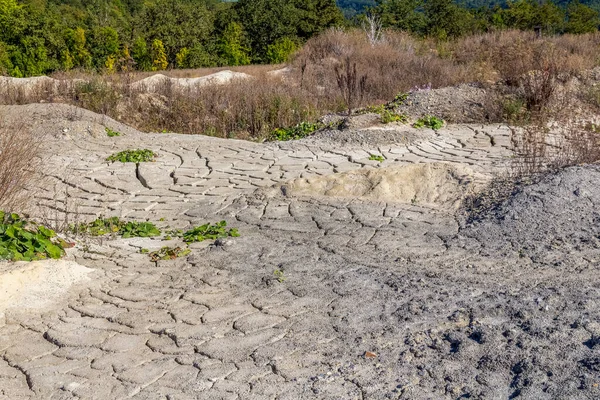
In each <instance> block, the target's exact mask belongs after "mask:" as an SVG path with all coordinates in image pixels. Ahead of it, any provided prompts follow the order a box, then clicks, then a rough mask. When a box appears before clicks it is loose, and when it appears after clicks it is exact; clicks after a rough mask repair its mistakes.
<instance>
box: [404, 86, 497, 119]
mask: <svg viewBox="0 0 600 400" xmlns="http://www.w3.org/2000/svg"><path fill="white" fill-rule="evenodd" d="M486 101H487V94H486V90H485V89H483V88H481V87H478V86H477V85H474V84H465V85H459V86H453V87H447V88H440V89H422V90H416V91H413V92H412V93H410V95H409V96H408V99H406V101H405V102H404V105H402V106H400V107H398V109H397V111H398V112H399V113H402V114H407V115H410V116H411V117H414V118H418V117H422V116H424V115H434V116H436V117H439V118H443V119H445V120H446V121H448V122H453V123H471V122H481V121H485V117H486V106H485V103H486Z"/></svg>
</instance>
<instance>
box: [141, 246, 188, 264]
mask: <svg viewBox="0 0 600 400" xmlns="http://www.w3.org/2000/svg"><path fill="white" fill-rule="evenodd" d="M191 252H192V251H191V250H190V249H182V248H181V247H169V246H165V247H162V248H161V249H160V250H157V251H153V252H152V253H149V254H148V255H149V256H150V259H151V260H152V261H154V262H156V261H159V260H174V259H176V258H178V257H185V256H187V255H188V254H190V253H191Z"/></svg>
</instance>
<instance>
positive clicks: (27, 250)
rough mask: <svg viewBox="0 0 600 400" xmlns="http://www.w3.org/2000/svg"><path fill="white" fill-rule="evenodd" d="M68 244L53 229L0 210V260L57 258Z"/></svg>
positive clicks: (63, 252)
mask: <svg viewBox="0 0 600 400" xmlns="http://www.w3.org/2000/svg"><path fill="white" fill-rule="evenodd" d="M69 246H70V245H69V244H68V243H66V242H65V241H64V240H62V239H60V238H58V237H57V236H56V233H55V232H54V231H53V230H51V229H48V228H46V227H44V226H42V225H38V224H35V223H33V222H29V221H26V220H24V219H22V218H21V217H20V216H19V215H18V214H8V213H6V212H4V211H0V260H11V261H33V260H43V259H47V258H54V259H57V258H60V257H62V256H63V255H64V254H65V250H64V249H65V247H69Z"/></svg>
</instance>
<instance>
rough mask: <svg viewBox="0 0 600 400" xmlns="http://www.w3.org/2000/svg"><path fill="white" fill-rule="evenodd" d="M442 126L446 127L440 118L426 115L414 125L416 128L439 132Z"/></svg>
mask: <svg viewBox="0 0 600 400" xmlns="http://www.w3.org/2000/svg"><path fill="white" fill-rule="evenodd" d="M442 126H444V120H443V119H441V118H438V117H434V116H433V115H426V116H424V117H421V118H419V119H418V120H417V122H415V123H414V124H413V127H415V128H431V129H433V130H436V131H437V130H438V129H440V128H441V127H442Z"/></svg>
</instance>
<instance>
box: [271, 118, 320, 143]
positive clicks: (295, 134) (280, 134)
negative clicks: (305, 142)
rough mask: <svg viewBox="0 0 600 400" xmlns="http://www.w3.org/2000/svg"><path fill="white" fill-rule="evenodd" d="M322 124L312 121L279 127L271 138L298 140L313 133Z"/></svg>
mask: <svg viewBox="0 0 600 400" xmlns="http://www.w3.org/2000/svg"><path fill="white" fill-rule="evenodd" d="M321 127H322V126H321V124H313V123H310V122H300V123H299V124H298V125H295V126H292V127H289V128H277V129H274V130H273V132H272V133H271V140H279V141H287V140H298V139H302V138H305V137H307V136H309V135H311V134H312V133H313V132H314V131H316V130H318V129H320V128H321Z"/></svg>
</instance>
